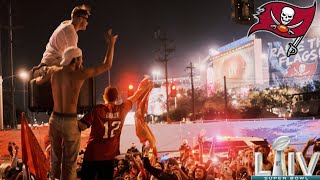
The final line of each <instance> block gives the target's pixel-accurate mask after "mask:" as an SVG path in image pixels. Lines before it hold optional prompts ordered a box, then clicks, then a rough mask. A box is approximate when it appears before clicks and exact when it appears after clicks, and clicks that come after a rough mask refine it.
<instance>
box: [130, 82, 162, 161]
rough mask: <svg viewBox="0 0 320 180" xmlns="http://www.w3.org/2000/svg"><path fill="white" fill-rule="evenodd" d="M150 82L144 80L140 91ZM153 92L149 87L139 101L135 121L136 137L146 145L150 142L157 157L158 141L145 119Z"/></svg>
mask: <svg viewBox="0 0 320 180" xmlns="http://www.w3.org/2000/svg"><path fill="white" fill-rule="evenodd" d="M148 81H149V79H148V78H145V79H143V80H142V81H141V83H140V85H139V89H140V88H144V87H145V86H148ZM151 90H152V86H151V87H149V88H148V90H147V91H146V92H145V93H144V95H142V97H141V98H139V99H138V101H137V110H136V113H135V116H134V120H135V126H136V135H137V136H138V138H139V140H140V142H141V143H145V142H146V141H149V144H150V148H152V150H153V155H154V156H155V157H157V148H156V139H155V137H154V135H153V133H152V131H151V129H150V128H149V126H148V124H147V123H146V122H145V119H144V115H145V114H146V113H147V109H148V99H149V95H150V92H151Z"/></svg>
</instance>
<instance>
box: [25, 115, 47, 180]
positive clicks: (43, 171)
mask: <svg viewBox="0 0 320 180" xmlns="http://www.w3.org/2000/svg"><path fill="white" fill-rule="evenodd" d="M21 146H22V161H23V163H24V164H25V165H26V167H27V168H28V169H29V171H30V173H29V174H30V175H33V176H34V177H35V178H36V179H47V173H48V172H49V169H50V166H49V162H48V161H47V159H46V158H45V155H44V153H43V151H42V149H41V147H40V144H39V142H38V141H37V139H36V136H35V135H34V134H33V132H32V130H31V129H30V127H29V125H28V122H27V120H26V117H25V114H24V113H22V116H21ZM29 178H30V177H28V179H29Z"/></svg>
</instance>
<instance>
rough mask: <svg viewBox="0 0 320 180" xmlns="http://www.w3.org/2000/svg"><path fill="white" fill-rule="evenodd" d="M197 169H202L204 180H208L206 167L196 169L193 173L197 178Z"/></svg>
mask: <svg viewBox="0 0 320 180" xmlns="http://www.w3.org/2000/svg"><path fill="white" fill-rule="evenodd" d="M197 169H202V171H203V178H202V180H206V179H207V176H208V173H207V170H206V168H205V167H203V166H197V167H196V168H194V170H193V172H192V177H193V178H195V174H196V170H197Z"/></svg>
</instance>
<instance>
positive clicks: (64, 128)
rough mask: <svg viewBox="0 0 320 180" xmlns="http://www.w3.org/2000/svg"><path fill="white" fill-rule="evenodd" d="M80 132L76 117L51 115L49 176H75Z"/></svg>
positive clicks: (70, 178)
mask: <svg viewBox="0 0 320 180" xmlns="http://www.w3.org/2000/svg"><path fill="white" fill-rule="evenodd" d="M80 135H81V132H80V130H79V128H78V123H77V118H76V117H61V116H56V115H53V114H52V115H51V117H50V119H49V136H50V141H51V177H50V179H54V178H58V179H60V180H75V179H76V178H77V173H76V164H77V157H78V153H79V148H80Z"/></svg>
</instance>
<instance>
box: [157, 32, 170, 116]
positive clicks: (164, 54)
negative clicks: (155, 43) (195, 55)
mask: <svg viewBox="0 0 320 180" xmlns="http://www.w3.org/2000/svg"><path fill="white" fill-rule="evenodd" d="M154 38H155V39H157V40H159V41H160V43H161V44H160V48H159V50H158V51H159V53H160V54H159V55H158V57H157V58H156V61H158V62H162V63H164V67H165V78H166V109H167V117H166V118H167V120H169V87H168V86H169V83H168V61H169V59H168V57H169V55H170V54H171V53H173V52H174V51H175V47H174V46H173V41H172V40H169V39H168V38H167V35H166V33H163V34H162V33H161V32H160V29H158V30H157V31H155V32H154Z"/></svg>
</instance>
